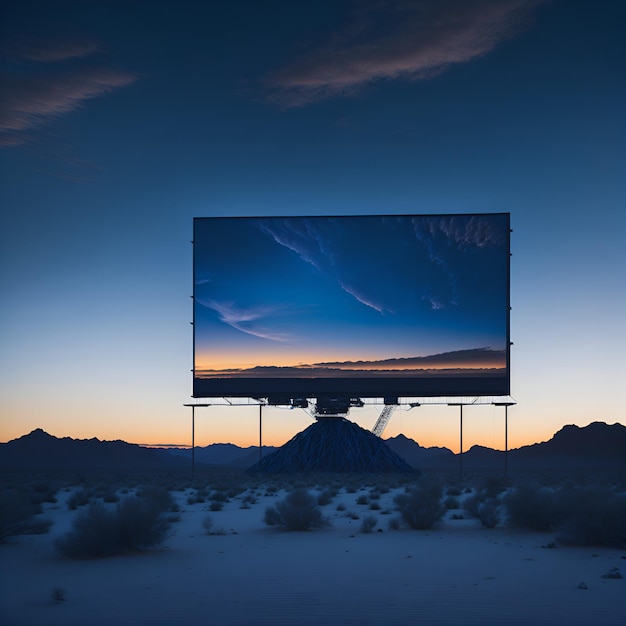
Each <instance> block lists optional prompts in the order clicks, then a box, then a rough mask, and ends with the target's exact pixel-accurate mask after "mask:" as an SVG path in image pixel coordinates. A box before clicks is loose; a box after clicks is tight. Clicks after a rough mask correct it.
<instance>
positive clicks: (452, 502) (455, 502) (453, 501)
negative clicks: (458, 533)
mask: <svg viewBox="0 0 626 626" xmlns="http://www.w3.org/2000/svg"><path fill="white" fill-rule="evenodd" d="M443 506H445V507H446V509H448V510H450V509H458V508H459V507H460V506H461V503H460V502H459V499H458V498H455V497H454V496H448V497H446V498H445V499H444V501H443Z"/></svg>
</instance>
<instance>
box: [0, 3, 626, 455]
mask: <svg viewBox="0 0 626 626" xmlns="http://www.w3.org/2000/svg"><path fill="white" fill-rule="evenodd" d="M625 22H626V4H624V3H622V2H614V1H612V0H601V1H600V2H598V1H593V0H437V1H435V0H432V1H429V0H423V1H418V0H413V1H411V0H405V1H402V0H389V1H384V0H383V1H376V2H375V1H374V0H372V1H368V0H361V1H358V2H357V1H349V0H316V1H315V2H308V1H305V0H303V1H302V2H291V1H287V0H284V1H272V0H268V1H267V2H257V1H254V0H250V1H247V2H244V1H241V0H228V1H226V0H225V1H219V2H218V1H210V0H209V1H206V2H200V1H196V2H190V1H188V0H187V1H186V0H181V1H179V2H176V3H172V2H159V1H151V2H146V1H133V0H127V1H122V0H119V1H112V0H109V1H99V0H90V1H89V2H85V1H84V0H77V1H75V2H64V1H62V0H57V1H55V2H30V1H29V0H20V1H19V2H17V1H15V0H8V1H5V2H4V3H2V5H1V7H0V54H1V57H0V63H1V68H0V80H1V83H0V177H1V179H0V210H1V211H2V222H1V228H0V287H1V289H2V293H3V298H2V305H1V306H0V345H1V346H2V349H1V351H0V409H1V419H0V441H7V440H9V439H12V438H15V437H18V436H20V435H22V434H25V433H27V432H29V431H30V430H32V429H34V428H36V427H42V428H44V429H45V430H47V431H48V432H50V433H52V434H54V435H57V436H73V437H81V438H82V437H85V438H86V437H94V436H95V437H99V438H101V439H117V438H119V439H125V440H127V441H133V442H141V443H186V442H188V441H189V438H190V432H189V431H190V428H189V422H190V414H189V409H186V408H184V407H183V406H182V404H183V403H184V402H189V400H190V395H191V380H192V377H191V371H190V370H191V368H192V336H191V326H190V325H189V321H190V320H191V316H192V303H191V300H190V298H189V296H190V295H191V293H192V246H191V244H190V243H189V242H190V240H191V239H192V237H193V232H192V222H193V218H194V217H201V216H227V217H230V216H263V215H275V216H280V215H357V214H415V213H427V214H432V213H499V212H510V213H511V227H512V228H513V230H514V232H513V234H512V240H511V249H512V253H513V256H512V259H511V304H512V307H513V309H512V312H511V340H512V341H513V342H514V346H513V347H512V354H511V359H512V377H511V384H512V395H513V397H514V398H515V399H516V400H517V402H518V404H517V406H515V407H513V408H511V409H510V410H509V443H510V445H511V446H512V447H516V446H519V445H524V444H527V443H532V442H535V441H541V440H545V439H547V438H549V437H550V436H551V435H552V434H553V433H554V432H555V431H556V430H558V429H559V428H561V427H562V426H563V425H565V424H570V423H574V424H578V425H581V426H583V425H586V424H588V423H589V422H592V421H595V420H603V421H607V422H609V423H614V422H620V423H622V424H626V413H625V411H624V408H623V406H622V405H623V403H622V402H620V399H619V394H620V393H621V391H622V389H623V385H624V382H623V381H624V380H626V365H625V359H624V355H623V352H624V349H625V348H626V341H625V339H626V330H625V323H624V322H625V320H626V290H625V289H624V287H623V283H624V274H625V271H626V253H625V252H624V243H623V242H624V236H625V235H626V210H625V207H626V176H625V175H624V172H626V115H625V114H624V111H626V78H625V77H626V40H625V38H624V37H623V32H624V24H625ZM363 248H365V246H363ZM382 252H383V251H381V254H382ZM242 262H244V263H245V264H248V263H250V259H249V258H245V259H242ZM252 262H254V261H252ZM222 304H223V303H222ZM370 304H374V305H375V303H373V302H371V303H370ZM370 309H371V307H370ZM372 310H373V309H372ZM217 313H218V314H219V315H222V317H223V318H225V319H231V320H232V319H234V318H232V317H230V318H229V317H228V316H229V315H230V316H232V315H237V312H236V311H233V310H228V309H224V308H222V310H221V311H219V310H217ZM239 315H241V311H239ZM240 321H241V320H240ZM235 323H236V322H235ZM485 345H488V344H485ZM202 411H205V412H206V413H202V412H201V411H198V412H197V419H196V421H197V428H196V435H197V436H196V440H197V442H199V443H200V444H203V445H204V444H208V443H211V442H216V441H231V442H233V443H237V444H239V445H251V444H254V443H256V441H257V428H258V425H257V415H258V410H257V409H254V408H233V409H228V410H225V409H219V408H215V407H213V408H210V409H203V410H202ZM264 416H266V417H265V418H264V429H265V439H264V441H265V442H266V443H270V444H277V445H278V444H281V443H283V442H284V441H286V440H287V439H289V438H290V437H291V436H293V435H294V434H295V433H296V432H298V431H299V430H302V429H303V428H305V427H306V426H307V425H308V424H309V423H310V418H309V417H308V416H307V415H306V414H304V413H303V412H302V411H298V410H294V411H287V410H283V409H268V410H267V411H266V412H265V413H264ZM465 416H467V417H466V419H465V420H464V426H465V429H464V445H465V446H469V445H472V444H473V443H480V444H482V445H488V446H491V447H502V445H503V419H502V417H503V416H502V409H500V408H494V407H489V406H487V407H473V408H471V409H468V410H467V413H464V417H465ZM376 417H377V411H376V410H375V409H373V408H365V409H363V410H361V411H360V412H354V413H353V415H352V418H353V419H355V421H357V422H359V423H360V424H361V425H363V426H364V427H371V426H372V425H373V424H374V422H375V421H376ZM399 432H403V433H404V434H406V435H407V436H410V437H413V438H414V439H416V440H417V441H419V442H420V443H421V444H422V445H445V446H448V447H450V448H452V449H458V444H457V440H458V409H455V408H453V407H446V406H437V407H420V408H418V409H413V410H411V411H407V412H405V411H401V410H400V411H396V413H395V414H394V416H393V418H392V420H391V422H390V424H389V426H388V427H387V430H386V431H385V436H393V435H395V434H397V433H399Z"/></svg>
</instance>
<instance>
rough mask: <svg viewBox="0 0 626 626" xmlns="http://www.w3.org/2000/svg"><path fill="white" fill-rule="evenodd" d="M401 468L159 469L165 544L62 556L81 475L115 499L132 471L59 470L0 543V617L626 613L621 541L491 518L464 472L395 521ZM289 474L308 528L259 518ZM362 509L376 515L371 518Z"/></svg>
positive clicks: (174, 619) (530, 620) (573, 619)
mask: <svg viewBox="0 0 626 626" xmlns="http://www.w3.org/2000/svg"><path fill="white" fill-rule="evenodd" d="M151 480H154V479H152V478H151ZM410 481H411V479H407V478H406V477H405V478H404V479H402V480H399V479H396V478H394V477H390V476H361V477H359V476H349V477H346V476H341V475H337V476H335V477H331V478H329V477H325V478H324V479H320V480H316V479H315V478H313V477H309V478H308V479H305V480H302V479H300V480H297V479H294V478H289V477H282V478H258V477H257V478H255V479H254V480H252V479H250V478H249V477H243V476H228V477H226V478H224V477H222V478H219V479H215V478H212V477H210V476H208V477H206V478H197V479H196V481H195V482H194V484H193V486H191V485H190V483H189V481H182V480H180V481H178V484H177V481H176V480H175V479H169V482H168V481H157V482H160V483H161V484H162V485H164V486H166V487H167V489H168V490H169V492H170V493H171V495H172V498H173V500H174V503H175V504H174V506H173V507H172V508H173V511H171V513H168V514H167V515H168V516H169V517H168V519H169V521H170V522H171V527H170V530H169V531H168V534H167V537H166V539H165V540H164V541H163V542H162V543H160V544H159V545H155V546H152V547H150V548H146V549H142V550H134V551H126V552H124V553H122V554H118V555H114V556H107V557H104V558H68V557H65V556H63V555H62V554H61V553H60V552H59V550H58V548H57V547H56V543H55V542H56V540H57V539H58V538H59V537H63V536H66V535H67V533H69V532H70V531H71V530H72V528H73V522H74V520H75V519H76V518H77V516H79V515H81V511H84V510H86V508H87V506H88V505H87V504H84V505H81V506H76V508H75V509H74V510H72V509H70V507H69V503H70V502H71V498H72V497H73V496H74V499H75V500H76V495H75V494H77V492H79V491H80V490H85V489H86V490H87V491H88V492H90V493H91V498H92V501H93V500H94V499H98V498H100V499H101V500H102V499H103V498H104V500H109V501H110V502H109V503H108V504H106V506H109V507H115V506H116V503H115V502H114V501H115V500H116V499H118V498H119V499H120V501H121V500H123V499H124V498H128V497H132V496H133V494H134V493H135V492H136V491H137V490H138V489H140V487H139V486H138V485H139V483H140V482H141V481H140V480H137V479H133V480H127V481H126V483H125V482H124V481H123V480H121V479H117V480H116V481H114V482H112V483H111V484H109V486H108V487H106V488H104V489H103V488H102V486H101V487H100V491H99V492H98V488H96V487H94V485H96V484H97V483H98V480H97V479H82V482H81V483H80V484H70V483H71V482H72V481H69V482H68V481H65V484H63V481H62V480H61V481H60V482H59V485H60V486H59V488H58V490H57V491H55V490H54V489H53V490H52V491H53V492H55V493H54V496H53V497H51V498H49V499H50V500H56V501H48V502H43V504H42V509H43V510H42V512H41V513H39V514H38V515H36V516H35V518H36V519H38V518H41V519H48V520H50V522H51V526H50V528H49V530H48V531H47V532H45V533H42V534H14V535H11V536H8V537H6V538H5V540H4V541H3V542H2V544H0V572H1V576H2V582H1V585H0V622H1V623H2V624H3V625H5V626H14V625H15V626H17V625H35V624H36V625H44V624H59V625H61V624H62V625H64V626H73V625H91V624H93V625H107V626H108V625H110V624H146V625H147V624H251V625H252V624H268V625H269V624H272V625H277V624H350V625H358V624H520V625H521V624H524V625H527V624H567V625H569V626H572V625H592V624H604V625H621V626H624V624H626V578H620V577H619V575H620V573H623V574H624V575H625V576H626V549H625V548H624V547H621V546H618V547H608V546H603V545H585V546H578V545H561V544H560V543H558V542H555V535H554V532H531V531H528V530H524V529H519V528H513V527H511V526H510V524H508V523H507V522H506V519H500V521H499V523H498V525H497V526H496V527H495V528H487V527H485V526H483V524H482V523H481V522H480V521H479V520H478V519H475V518H473V517H471V516H470V515H468V513H467V511H466V510H465V509H464V508H463V502H464V500H465V499H467V498H469V497H470V496H471V495H472V494H473V493H474V492H475V491H476V490H477V487H475V486H471V485H470V484H469V483H468V484H454V485H450V484H448V485H446V486H444V488H443V493H444V497H445V498H446V500H445V502H446V507H445V508H446V510H445V513H444V515H443V518H442V519H441V521H439V522H438V523H436V524H435V525H434V526H433V527H432V528H429V529H426V530H414V529H411V528H409V527H407V525H406V524H403V523H398V521H399V517H398V513H397V511H396V505H395V498H396V497H397V495H398V494H401V493H403V492H405V491H406V489H407V487H408V488H410V486H411V485H410ZM297 488H305V489H306V490H308V492H309V493H310V494H311V495H313V496H314V497H315V498H316V499H318V500H319V502H323V504H320V509H321V512H322V514H323V516H324V517H325V518H326V519H327V522H328V523H327V524H326V525H324V526H323V527H320V528H314V529H312V530H308V531H286V530H283V529H281V528H279V527H277V526H271V525H268V524H266V523H265V521H264V518H265V514H266V509H267V508H268V507H272V506H273V505H275V504H276V503H277V502H280V501H282V500H284V498H285V497H286V495H287V494H288V493H290V492H291V491H293V490H294V489H297ZM83 493H84V492H83ZM446 493H447V494H448V495H447V496H445V494H446ZM103 494H104V495H103ZM107 494H108V496H109V497H107ZM216 494H217V495H216ZM322 494H324V495H325V497H324V495H322ZM451 494H452V495H451ZM111 496H112V497H111ZM215 502H218V504H215ZM220 507H221V510H219V509H220ZM207 517H209V518H210V520H211V522H210V523H209V524H208V529H207V523H206V522H205V520H206V519H207ZM365 518H372V521H371V522H370V523H371V524H374V523H375V526H373V528H372V529H370V532H364V529H363V526H364V519H365ZM394 520H395V522H394ZM394 526H395V527H396V528H394Z"/></svg>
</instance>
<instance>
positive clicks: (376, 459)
mask: <svg viewBox="0 0 626 626" xmlns="http://www.w3.org/2000/svg"><path fill="white" fill-rule="evenodd" d="M247 471H248V472H252V473H261V472H263V473H279V474H280V473H290V472H293V473H295V472H357V473H387V472H412V473H415V472H417V471H418V470H416V469H414V468H413V467H411V466H410V465H409V464H408V463H407V462H406V461H405V460H404V459H403V458H401V457H400V456H398V455H397V454H396V453H395V452H394V451H393V450H391V448H389V446H387V444H386V443H385V442H384V441H383V440H382V439H380V438H379V437H376V435H374V434H373V433H371V432H370V431H369V430H366V429H364V428H361V427H360V426H359V425H358V424H355V423H354V422H351V421H350V420H347V419H345V418H342V417H332V418H322V419H318V420H317V421H316V422H315V423H314V424H311V426H309V427H308V428H306V429H305V430H303V431H302V432H300V433H298V434H297V435H296V436H295V437H293V438H292V439H290V440H289V441H288V442H287V443H286V444H284V445H283V446H281V447H280V448H279V449H278V450H276V451H275V452H273V453H271V454H269V455H267V456H266V457H265V458H263V459H262V460H261V461H259V462H258V463H255V464H254V465H253V466H252V467H250V468H249V469H248V470H247Z"/></svg>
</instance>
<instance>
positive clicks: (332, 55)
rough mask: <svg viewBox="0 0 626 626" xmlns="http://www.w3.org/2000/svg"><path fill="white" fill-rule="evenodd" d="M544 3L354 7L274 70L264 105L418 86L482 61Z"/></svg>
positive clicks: (450, 0) (501, 0)
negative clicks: (380, 84)
mask: <svg viewBox="0 0 626 626" xmlns="http://www.w3.org/2000/svg"><path fill="white" fill-rule="evenodd" d="M542 2H544V0H436V1H428V0H422V1H416V0H388V1H383V2H380V1H378V2H374V1H370V2H361V3H357V5H356V6H357V10H356V11H354V12H353V14H352V15H351V16H350V18H349V19H348V21H347V23H346V24H345V25H344V27H343V29H342V30H341V31H340V32H338V33H336V34H335V35H334V36H332V37H331V38H330V40H329V41H328V42H327V43H326V44H325V45H323V46H320V47H318V48H317V49H315V50H312V51H311V52H309V54H308V55H305V56H303V57H302V58H300V59H297V60H295V61H294V62H293V63H291V64H289V65H287V66H285V67H283V68H282V69H280V70H278V71H277V72H276V73H275V74H274V75H273V76H271V77H270V79H269V80H268V81H267V87H268V89H269V92H270V96H269V99H270V100H273V101H275V102H277V103H279V104H281V105H283V106H300V105H305V104H308V103H311V102H313V101H316V100H322V99H325V98H331V97H335V96H340V95H346V94H349V93H352V92H354V91H356V90H359V89H361V88H362V87H364V86H365V85H367V84H369V83H372V82H374V81H380V80H396V79H405V80H420V79H424V78H429V77H432V76H435V75H437V74H440V73H442V72H444V71H445V70H446V69H448V68H449V67H450V66H452V65H455V64H459V63H467V62H469V61H472V60H474V59H477V58H479V57H482V56H484V55H485V54H487V53H489V52H490V51H491V50H493V49H494V48H495V47H496V46H497V45H498V44H499V43H500V42H502V41H503V40H505V39H508V38H510V37H512V36H514V35H515V34H516V33H517V32H519V29H520V28H521V27H522V26H523V25H524V24H525V23H526V21H527V19H528V17H529V15H530V14H531V12H532V10H533V9H534V8H535V7H536V6H537V5H539V4H541V3H542Z"/></svg>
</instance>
